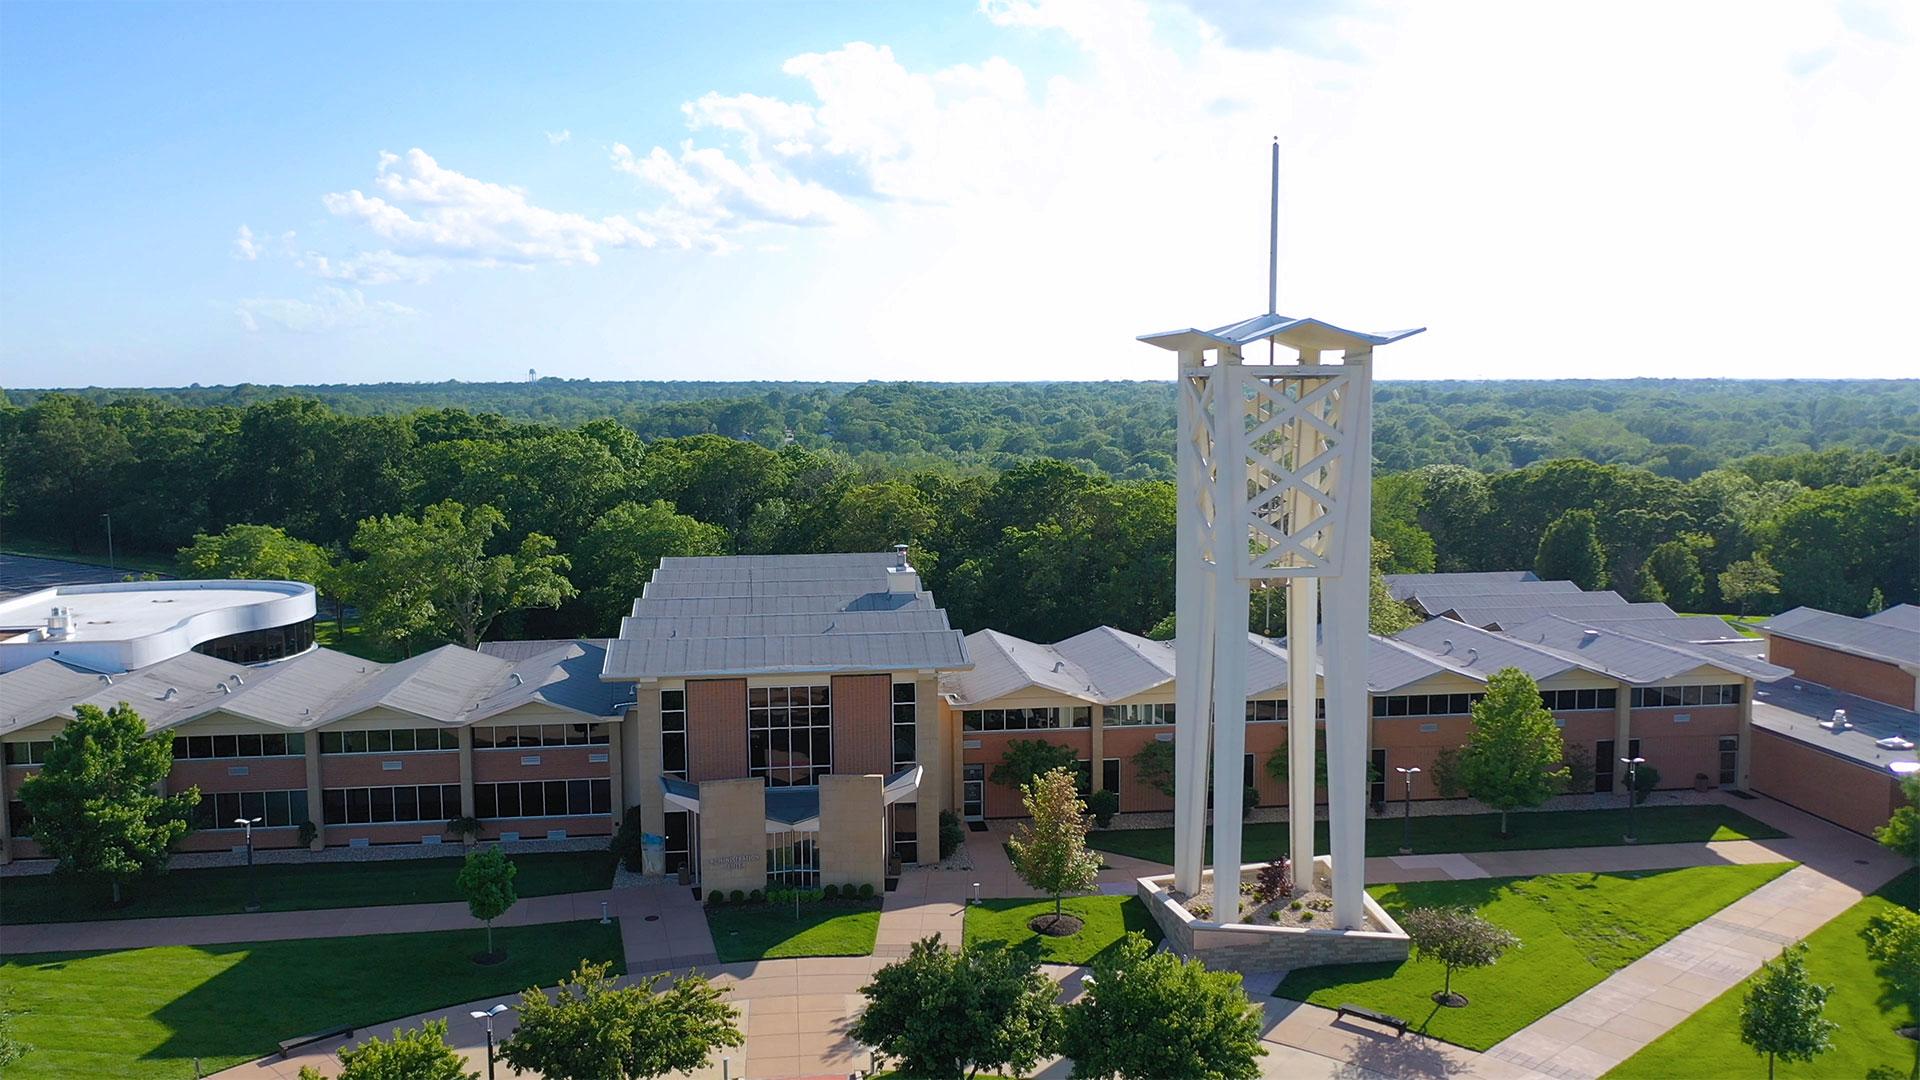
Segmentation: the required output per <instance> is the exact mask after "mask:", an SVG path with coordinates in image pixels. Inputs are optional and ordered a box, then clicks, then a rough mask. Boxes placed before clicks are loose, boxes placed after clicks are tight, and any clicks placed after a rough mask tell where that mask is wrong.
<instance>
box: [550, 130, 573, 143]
mask: <svg viewBox="0 0 1920 1080" xmlns="http://www.w3.org/2000/svg"><path fill="white" fill-rule="evenodd" d="M572 141H573V129H572V128H562V129H561V130H559V131H549V132H547V144H548V145H549V146H559V145H560V144H561V143H565V142H572Z"/></svg>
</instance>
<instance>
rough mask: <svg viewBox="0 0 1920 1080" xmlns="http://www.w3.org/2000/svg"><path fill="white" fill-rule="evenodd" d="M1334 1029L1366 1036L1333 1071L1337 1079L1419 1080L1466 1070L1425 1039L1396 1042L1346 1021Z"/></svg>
mask: <svg viewBox="0 0 1920 1080" xmlns="http://www.w3.org/2000/svg"><path fill="white" fill-rule="evenodd" d="M1333 1026H1334V1027H1337V1028H1341V1029H1343V1030H1346V1031H1350V1032H1354V1033H1356V1034H1359V1035H1362V1036H1365V1037H1364V1038H1362V1039H1361V1040H1360V1041H1359V1042H1358V1043H1355V1044H1354V1046H1353V1048H1352V1050H1350V1051H1349V1056H1348V1058H1347V1060H1346V1061H1345V1062H1343V1063H1342V1064H1341V1065H1340V1067H1339V1068H1337V1069H1335V1070H1334V1072H1333V1075H1334V1076H1336V1077H1341V1078H1352V1080H1360V1078H1366V1080H1372V1078H1373V1077H1376V1076H1393V1077H1407V1078H1415V1080H1419V1078H1431V1077H1450V1076H1456V1075H1459V1074H1460V1073H1463V1072H1465V1071H1466V1068H1467V1066H1466V1065H1464V1064H1463V1063H1462V1062H1460V1061H1458V1060H1456V1059H1455V1058H1454V1057H1452V1056H1451V1055H1449V1054H1448V1053H1447V1051H1446V1050H1445V1049H1444V1048H1443V1047H1442V1046H1441V1045H1440V1044H1438V1043H1437V1042H1436V1041H1435V1040H1433V1039H1430V1038H1428V1037H1426V1036H1423V1035H1403V1036H1400V1037H1398V1038H1395V1037H1394V1036H1391V1035H1383V1034H1381V1033H1379V1032H1377V1031H1374V1030H1371V1029H1369V1028H1364V1027H1361V1026H1359V1025H1357V1024H1351V1023H1348V1022H1347V1021H1344V1020H1342V1021H1337V1022H1336V1023H1335V1024H1334V1025H1333Z"/></svg>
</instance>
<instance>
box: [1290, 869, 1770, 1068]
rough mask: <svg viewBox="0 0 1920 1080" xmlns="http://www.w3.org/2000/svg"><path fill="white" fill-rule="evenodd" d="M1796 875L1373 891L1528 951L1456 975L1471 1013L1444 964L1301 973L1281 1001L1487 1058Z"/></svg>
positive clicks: (1658, 874)
mask: <svg viewBox="0 0 1920 1080" xmlns="http://www.w3.org/2000/svg"><path fill="white" fill-rule="evenodd" d="M1792 867H1793V864H1792V863H1762V864H1759V865H1756V866H1698V867H1688V868H1686V869H1683V870H1645V871H1634V872H1630V873H1619V874H1549V875H1545V876H1541V877H1530V878H1487V879H1482V880H1472V881H1422V882H1416V883H1412V884H1406V885H1381V886H1377V887H1375V888H1373V889H1370V890H1369V891H1370V892H1371V893H1372V894H1373V895H1374V897H1375V898H1376V899H1378V900H1379V901H1380V903H1381V905H1382V906H1383V907H1385V908H1387V909H1388V910H1389V911H1396V910H1405V909H1407V908H1412V907H1443V906H1453V905H1461V906H1466V907H1471V908H1475V909H1477V910H1478V911H1479V912H1480V914H1481V915H1483V916H1485V917H1486V918H1487V919H1489V920H1491V921H1493V922H1495V923H1498V924H1499V925H1501V926H1504V927H1506V928H1507V929H1508V930H1510V931H1512V932H1513V933H1514V934H1515V935H1517V936H1518V937H1519V938H1520V941H1521V944H1520V945H1519V947H1517V948H1515V949H1512V950H1510V951H1508V953H1507V954H1506V955H1505V956H1503V957H1501V958H1500V961H1499V963H1496V964H1494V965H1493V966H1492V967H1486V968H1480V969H1478V970H1473V971H1457V972H1455V973H1454V976H1453V989H1454V991H1455V992H1457V993H1462V994H1465V995H1467V998H1468V999H1469V1001H1470V1002H1471V1003H1470V1004H1469V1005H1467V1006H1466V1007H1465V1008H1460V1009H1443V1008H1441V1007H1439V1006H1437V1005H1435V1004H1434V1003H1433V1000H1432V997H1431V995H1432V994H1433V993H1434V992H1435V991H1437V990H1439V989H1440V987H1441V985H1442V983H1443V982H1444V981H1445V979H1444V975H1445V968H1444V967H1443V966H1442V965H1441V964H1439V963H1438V962H1436V961H1432V960H1409V961H1407V962H1406V963H1403V964H1340V965H1334V966H1329V967H1317V968H1307V969H1304V970H1301V971H1296V972H1294V973H1293V974H1291V975H1289V976H1288V977H1287V979H1286V981H1285V982H1282V983H1281V984H1280V987H1279V989H1278V990H1276V991H1275V994H1277V995H1278V996H1280V997H1285V998H1293V999H1296V1000H1302V1001H1310V1002H1312V1003H1313V1004H1315V1005H1323V1006H1326V1007H1327V1008H1336V1007H1338V1006H1340V1005H1343V1004H1347V1003H1349V1002H1351V1003H1353V1004H1357V1005H1365V1006H1368V1007H1369V1008H1374V1009H1379V1010H1381V1011H1383V1012H1388V1013H1392V1014H1393V1015H1395V1016H1399V1017H1401V1018H1403V1019H1405V1020H1407V1021H1409V1022H1410V1023H1411V1024H1412V1025H1413V1028H1414V1030H1417V1031H1421V1032H1424V1033H1426V1034H1428V1035H1431V1036H1434V1037H1435V1038H1440V1039H1445V1040H1446V1041H1448V1042H1450V1043H1456V1044H1458V1045H1460V1046H1464V1047H1467V1048H1468V1049H1472V1050H1485V1049H1487V1048H1488V1047H1490V1046H1492V1045H1493V1044H1495V1043H1497V1042H1499V1041H1500V1040H1501V1039H1504V1038H1506V1037H1507V1036H1509V1035H1511V1034H1513V1033H1514V1032H1516V1031H1519V1030H1520V1029H1521V1028H1523V1027H1526V1026H1527V1025H1528V1024H1530V1023H1532V1022H1534V1021H1535V1020H1538V1019H1540V1018H1541V1017H1542V1016H1545V1015H1546V1014H1547V1013H1549V1012H1551V1011H1553V1010H1554V1009H1556V1008H1558V1007H1559V1006H1561V1005H1564V1004H1565V1003H1566V1002H1568V1001H1570V1000H1572V999H1573V998H1574V997H1576V996H1577V995H1579V994H1580V993H1581V992H1582V991H1584V990H1586V989H1587V988H1588V987H1591V986H1593V985H1594V984H1595V983H1598V982H1600V981H1601V980H1602V979H1605V978H1606V977H1607V976H1608V975H1611V974H1613V973H1614V972H1615V971H1618V970H1619V969H1621V968H1623V967H1625V966H1627V965H1628V964H1630V963H1632V962H1633V961H1635V960H1637V959H1639V958H1640V957H1642V956H1645V955H1646V954H1647V953H1649V952H1651V951H1652V950H1653V949H1654V948H1656V947H1658V946H1659V945H1660V944H1661V943H1663V942H1665V941H1667V940H1668V939H1669V938H1671V937H1673V936H1674V935H1675V934H1677V933H1679V932H1680V931H1682V930H1685V929H1686V928H1687V927H1689V926H1692V925H1693V924H1694V923H1697V922H1699V921H1700V920H1702V919H1704V918H1706V917H1707V916H1709V915H1712V914H1713V913H1714V912H1716V911H1719V910H1720V909H1721V908H1723V907H1726V906H1727V905H1728V904H1731V903H1733V902H1734V901H1735V900H1738V899H1739V898H1741V897H1742V896H1745V895H1746V894H1747V893H1749V892H1751V891H1753V890H1754V889H1757V888H1759V887H1760V886H1761V885H1764V884H1766V883H1767V882H1769V881H1771V880H1773V879H1774V878H1776V877H1778V876H1780V875H1781V874H1784V873H1786V872H1787V871H1788V870H1790V869H1792ZM1673 1075H1686V1074H1685V1073H1684V1072H1683V1073H1677V1074H1673Z"/></svg>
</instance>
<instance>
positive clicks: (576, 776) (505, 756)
mask: <svg viewBox="0 0 1920 1080" xmlns="http://www.w3.org/2000/svg"><path fill="white" fill-rule="evenodd" d="M744 722H745V721H744V720H743V721H742V723H744ZM595 755H599V756H601V757H604V758H608V759H611V758H612V757H613V755H612V753H611V752H609V750H608V748H607V747H606V746H605V745H600V746H524V747H513V748H509V749H505V750H475V751H474V752H473V782H474V783H476V784H490V783H496V782H498V781H502V780H598V779H601V778H603V777H606V776H609V775H611V772H610V767H611V765H612V761H611V760H607V761H594V760H593V758H594V756H595ZM528 759H538V761H539V764H538V765H527V764H524V762H525V761H526V760H528ZM422 782H423V783H424V782H425V781H422ZM440 782H441V783H448V784H457V783H459V782H460V774H459V771H458V769H457V768H456V770H455V772H454V775H453V779H451V780H444V781H440ZM656 783H657V781H656Z"/></svg>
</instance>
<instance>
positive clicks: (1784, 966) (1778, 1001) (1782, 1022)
mask: <svg viewBox="0 0 1920 1080" xmlns="http://www.w3.org/2000/svg"><path fill="white" fill-rule="evenodd" d="M1832 992H1833V987H1831V986H1821V985H1819V984H1817V983H1815V982H1814V981H1813V979H1812V977H1811V976H1809V975H1808V974H1807V947H1806V946H1805V945H1790V946H1788V947H1787V948H1786V949H1784V950H1782V951H1781V953H1780V957H1779V959H1777V960H1772V961H1769V962H1768V963H1767V964H1766V966H1765V967H1763V968H1761V969H1760V974H1758V975H1756V976H1754V979H1753V982H1752V984H1751V985H1749V986H1748V988H1747V996H1746V998H1745V1000H1743V1001H1741V1003H1740V1041H1741V1042H1743V1043H1746V1044H1747V1045H1748V1046H1751V1047H1752V1048H1753V1049H1754V1052H1756V1053H1761V1054H1765V1055H1767V1077H1768V1080H1772V1078H1773V1067H1774V1062H1775V1061H1776V1060H1781V1061H1789V1062H1791V1061H1812V1060H1813V1059H1814V1058H1816V1057H1819V1056H1820V1055H1821V1054H1824V1053H1826V1052H1827V1051H1828V1050H1831V1049H1832V1048H1833V1033H1834V1032H1835V1031H1838V1030H1839V1029H1840V1025H1838V1024H1836V1023H1834V1022H1833V1021H1831V1020H1829V1019H1827V1018H1826V1008H1827V995H1828V994H1830V993H1832Z"/></svg>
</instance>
